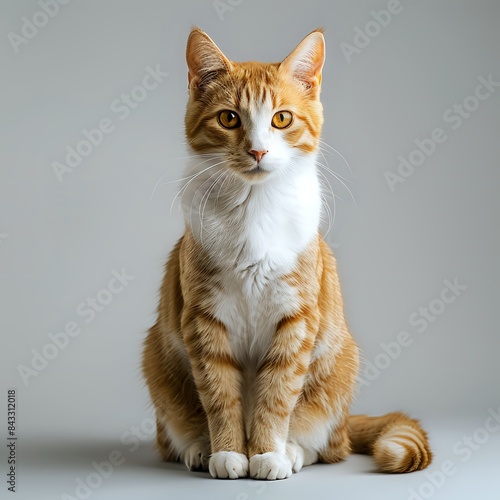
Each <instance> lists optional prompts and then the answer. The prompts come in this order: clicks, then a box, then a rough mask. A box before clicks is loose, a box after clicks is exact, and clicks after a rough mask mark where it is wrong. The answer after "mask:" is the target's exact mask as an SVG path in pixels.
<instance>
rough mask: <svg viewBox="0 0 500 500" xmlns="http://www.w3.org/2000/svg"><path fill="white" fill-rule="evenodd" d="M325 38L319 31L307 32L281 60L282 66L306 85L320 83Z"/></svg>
mask: <svg viewBox="0 0 500 500" xmlns="http://www.w3.org/2000/svg"><path fill="white" fill-rule="evenodd" d="M324 62H325V39H324V38H323V35H322V33H321V32H319V31H314V32H313V33H311V34H309V35H308V36H306V37H305V38H304V40H302V42H300V43H299V45H298V46H297V47H296V48H295V50H293V52H292V53H291V54H290V55H289V56H288V57H287V58H286V59H285V60H284V61H283V63H282V67H283V68H284V69H285V70H286V71H288V72H289V73H291V74H292V76H293V77H294V78H296V79H297V80H299V81H301V82H302V83H304V84H306V85H307V86H312V85H320V84H321V71H322V69H323V64H324Z"/></svg>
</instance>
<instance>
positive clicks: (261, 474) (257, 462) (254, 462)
mask: <svg viewBox="0 0 500 500" xmlns="http://www.w3.org/2000/svg"><path fill="white" fill-rule="evenodd" d="M291 475H292V463H291V461H290V459H289V458H288V456H287V455H285V454H284V453H278V452H276V451H269V452H267V453H262V454H261V455H254V456H253V457H251V458H250V476H252V477H253V478H255V479H270V480H274V479H286V478H287V477H290V476H291Z"/></svg>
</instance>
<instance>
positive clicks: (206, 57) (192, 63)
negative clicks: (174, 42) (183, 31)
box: [186, 28, 231, 87]
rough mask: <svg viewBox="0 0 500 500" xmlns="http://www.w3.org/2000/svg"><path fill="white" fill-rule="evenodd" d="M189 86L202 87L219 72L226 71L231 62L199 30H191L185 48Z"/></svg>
mask: <svg viewBox="0 0 500 500" xmlns="http://www.w3.org/2000/svg"><path fill="white" fill-rule="evenodd" d="M186 62H187V66H188V82H189V86H190V87H191V85H196V86H198V87H202V86H203V85H205V84H207V83H208V82H209V81H210V80H212V79H213V78H215V77H216V76H217V73H218V72H219V71H227V70H228V69H229V68H230V66H231V62H230V61H229V60H228V59H227V57H226V56H225V55H224V54H223V53H222V52H221V51H220V49H219V47H217V45H215V43H214V42H213V41H212V39H211V38H210V37H209V36H208V35H207V34H206V33H205V32H204V31H202V30H201V29H200V28H193V29H192V30H191V33H190V34H189V38H188V41H187V47H186Z"/></svg>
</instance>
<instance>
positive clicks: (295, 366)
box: [248, 309, 318, 479]
mask: <svg viewBox="0 0 500 500" xmlns="http://www.w3.org/2000/svg"><path fill="white" fill-rule="evenodd" d="M317 325H318V315H317V314H315V312H314V311H311V309H307V311H303V312H301V314H298V315H296V316H293V317H287V318H285V319H283V320H282V321H281V322H280V324H279V325H278V327H277V329H276V333H275V335H274V337H273V341H272V343H271V346H270V349H269V351H268V354H267V356H266V358H265V360H264V362H263V364H262V366H261V367H260V368H259V372H258V376H257V403H256V407H255V410H254V414H253V418H252V425H251V433H250V436H249V443H248V456H249V457H250V475H251V476H252V477H254V478H256V479H285V478H288V477H290V476H291V475H292V466H293V464H292V461H291V458H290V457H289V456H288V455H287V452H286V451H287V436H288V428H289V424H290V416H291V413H292V411H293V408H294V406H295V404H296V402H297V398H298V396H299V394H300V393H301V391H302V387H303V384H304V377H305V375H306V373H307V369H308V366H309V361H310V359H311V352H312V348H313V345H314V338H315V335H316V331H317Z"/></svg>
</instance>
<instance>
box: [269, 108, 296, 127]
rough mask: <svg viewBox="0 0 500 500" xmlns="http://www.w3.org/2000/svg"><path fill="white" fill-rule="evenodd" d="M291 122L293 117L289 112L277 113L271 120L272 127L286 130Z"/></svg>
mask: <svg viewBox="0 0 500 500" xmlns="http://www.w3.org/2000/svg"><path fill="white" fill-rule="evenodd" d="M292 120H293V115H292V113H290V111H278V112H277V113H275V115H274V116H273V119H272V122H271V123H272V126H273V127H274V128H287V127H289V126H290V124H291V123H292Z"/></svg>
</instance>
